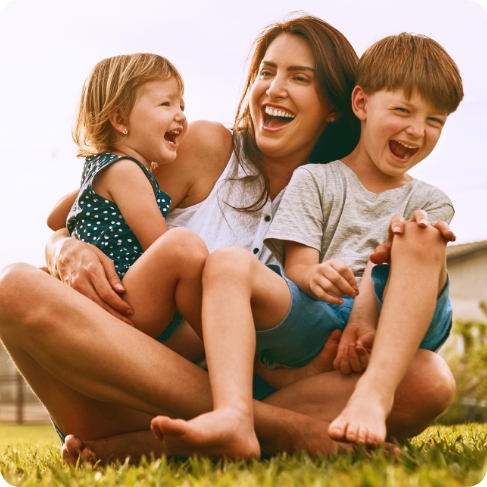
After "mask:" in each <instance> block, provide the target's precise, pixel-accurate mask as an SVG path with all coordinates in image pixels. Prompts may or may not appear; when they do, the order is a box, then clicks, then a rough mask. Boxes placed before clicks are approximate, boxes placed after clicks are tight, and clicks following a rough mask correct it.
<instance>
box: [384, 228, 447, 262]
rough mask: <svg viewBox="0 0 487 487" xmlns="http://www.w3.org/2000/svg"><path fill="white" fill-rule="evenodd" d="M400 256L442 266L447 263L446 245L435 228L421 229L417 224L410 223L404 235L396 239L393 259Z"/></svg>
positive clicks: (393, 247) (393, 246)
mask: <svg viewBox="0 0 487 487" xmlns="http://www.w3.org/2000/svg"><path fill="white" fill-rule="evenodd" d="M399 254H400V255H401V256H405V255H407V256H409V257H412V258H414V259H416V260H418V259H422V260H425V261H428V262H437V263H439V264H441V263H444V262H445V256H446V243H445V241H444V239H443V238H442V236H441V234H440V232H439V231H438V230H436V229H435V228H433V227H431V226H428V227H426V228H419V226H418V225H417V223H415V222H408V223H406V225H405V227H404V233H403V234H402V235H400V236H398V237H394V241H393V244H392V259H393V260H394V257H396V258H397V256H398V255H399Z"/></svg>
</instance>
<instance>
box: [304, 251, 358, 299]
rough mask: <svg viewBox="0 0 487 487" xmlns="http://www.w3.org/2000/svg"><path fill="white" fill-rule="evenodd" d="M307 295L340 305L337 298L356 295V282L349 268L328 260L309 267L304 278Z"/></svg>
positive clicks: (340, 262) (336, 261) (335, 260)
mask: <svg viewBox="0 0 487 487" xmlns="http://www.w3.org/2000/svg"><path fill="white" fill-rule="evenodd" d="M305 281H307V283H306V288H307V290H309V293H310V294H311V295H312V296H313V297H316V298H318V299H321V300H323V301H326V302H328V303H332V304H341V303H343V299H340V297H339V296H351V297H355V296H357V295H358V287H357V281H356V280H355V276H354V275H353V271H352V270H351V269H350V267H348V266H346V265H345V264H344V263H343V262H342V261H340V260H338V259H330V260H327V261H325V262H322V263H321V264H316V265H313V266H310V267H309V268H308V271H307V276H306V278H305Z"/></svg>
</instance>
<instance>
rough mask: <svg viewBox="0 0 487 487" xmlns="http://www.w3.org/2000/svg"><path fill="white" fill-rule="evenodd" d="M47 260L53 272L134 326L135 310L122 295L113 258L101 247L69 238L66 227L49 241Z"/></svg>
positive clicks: (52, 273)
mask: <svg viewBox="0 0 487 487" xmlns="http://www.w3.org/2000/svg"><path fill="white" fill-rule="evenodd" d="M46 262H47V265H48V267H49V271H50V273H51V275H53V276H54V277H57V278H58V279H60V280H61V281H62V282H64V283H65V284H67V285H68V286H70V287H72V288H73V289H75V290H76V291H78V292H79V293H81V294H83V296H86V297H87V298H89V299H91V300H92V301H93V302H95V303H96V304H98V305H99V306H101V307H102V308H103V309H105V310H106V311H108V312H109V313H110V314H112V315H113V316H115V317H117V318H119V319H120V320H122V321H124V322H125V323H127V324H129V325H131V326H133V323H132V322H131V321H130V320H129V319H128V318H127V316H131V315H132V314H133V310H132V309H131V308H130V306H129V305H128V304H127V303H126V302H125V301H124V300H123V299H122V298H121V297H120V296H119V294H122V293H124V292H125V289H124V287H123V285H122V283H121V282H120V279H119V278H118V275H117V273H116V272H115V267H114V265H113V262H112V260H111V259H110V258H109V257H107V256H106V255H105V254H104V253H103V252H101V251H100V250H99V249H97V248H96V247H94V246H93V245H90V244H87V243H85V242H81V241H80V240H77V239H75V238H71V237H69V236H68V233H67V230H65V229H63V230H59V231H58V232H56V233H55V234H54V235H53V237H51V239H50V240H49V242H48V244H47V248H46Z"/></svg>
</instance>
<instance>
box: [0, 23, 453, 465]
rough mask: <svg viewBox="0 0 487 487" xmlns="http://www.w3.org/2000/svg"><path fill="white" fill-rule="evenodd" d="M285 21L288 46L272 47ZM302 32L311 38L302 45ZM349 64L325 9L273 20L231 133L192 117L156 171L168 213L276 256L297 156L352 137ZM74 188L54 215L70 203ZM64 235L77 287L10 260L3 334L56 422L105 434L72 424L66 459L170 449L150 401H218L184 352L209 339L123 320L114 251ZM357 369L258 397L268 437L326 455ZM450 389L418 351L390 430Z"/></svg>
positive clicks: (425, 416)
mask: <svg viewBox="0 0 487 487" xmlns="http://www.w3.org/2000/svg"><path fill="white" fill-rule="evenodd" d="M284 34H286V38H287V39H288V40H289V42H290V44H289V46H288V47H287V49H286V50H285V51H284V52H283V51H281V52H280V53H278V54H276V55H275V56H273V57H272V59H269V58H268V57H266V56H267V54H268V51H269V47H270V46H272V45H273V41H275V40H276V39H279V37H280V36H281V35H284ZM303 39H304V40H305V41H306V42H305V46H306V48H305V49H298V50H297V51H298V54H294V53H295V52H296V49H294V48H297V47H298V44H300V46H301V47H302V40H303ZM293 41H295V42H293ZM300 41H301V42H300ZM285 53H286V54H285ZM309 59H311V61H309ZM355 64H356V55H355V53H354V51H353V49H352V47H351V46H350V44H349V43H348V42H347V41H346V39H345V38H344V37H343V36H342V35H341V34H340V33H339V32H338V31H336V30H335V29H334V28H332V27H331V26H329V25H328V24H326V23H324V22H323V21H321V20H319V19H316V18H313V17H309V16H306V17H300V18H298V19H294V20H291V21H289V22H285V23H282V24H276V25H275V26H272V27H271V28H269V29H267V30H266V31H265V32H264V33H263V35H262V36H261V37H260V38H259V39H258V40H257V42H256V47H255V52H254V56H253V58H252V62H251V65H250V70H249V75H248V78H247V83H246V87H245V90H244V94H243V96H242V101H241V103H240V106H239V110H238V113H237V118H236V123H235V131H234V137H233V139H232V135H231V134H230V132H229V131H228V130H226V129H225V128H223V127H222V126H221V125H219V124H211V123H207V122H199V123H195V124H193V125H192V127H190V129H189V130H188V133H187V135H186V137H185V139H184V140H183V143H182V144H181V146H180V149H179V153H178V158H177V161H176V162H175V163H173V164H172V165H167V166H163V167H160V168H158V170H157V172H156V177H157V178H158V180H159V182H160V185H161V189H162V190H164V191H167V192H168V193H169V194H170V195H171V197H172V202H173V205H174V207H175V210H174V211H173V212H172V219H173V220H172V224H173V225H175V226H179V225H183V226H187V227H189V228H191V229H193V230H195V231H196V232H197V233H198V234H199V235H200V236H201V237H202V238H203V240H204V241H205V242H206V244H207V245H208V247H209V250H210V251H213V250H216V249H217V248H221V247H225V246H228V245H241V246H242V247H245V248H247V249H248V250H250V251H252V252H253V253H254V254H255V255H256V256H258V258H259V259H260V260H261V261H263V262H270V261H271V259H272V257H271V255H270V253H269V251H268V250H267V249H265V248H264V247H263V245H262V241H263V237H264V235H265V231H266V229H267V226H268V224H269V222H270V220H271V219H272V216H273V214H274V212H275V210H276V207H277V205H278V204H279V200H280V196H281V192H282V190H283V189H284V188H285V186H286V185H287V183H288V182H289V180H290V177H291V174H292V172H293V170H294V169H295V168H296V167H298V166H300V165H301V164H304V163H306V162H307V161H308V160H311V161H318V162H327V161H330V160H333V159H336V158H339V157H342V156H344V155H346V154H347V153H348V152H350V151H351V150H352V149H353V147H354V145H355V143H356V140H357V133H356V132H355V133H354V127H355V126H356V122H355V119H354V117H353V115H352V112H351V108H350V102H349V99H350V93H351V90H352V88H353V84H354V79H353V73H354V69H355ZM272 70H274V72H275V73H277V74H276V75H275V76H274V78H273V79H272V82H271V83H270V87H269V89H268V90H267V91H266V92H265V93H263V94H262V95H261V96H260V97H257V99H254V98H252V87H253V86H254V82H255V81H256V79H258V78H259V77H267V76H273V75H272V72H271V73H270V74H269V72H270V71H272ZM263 127H266V129H265V130H264V129H263ZM173 168H174V171H173ZM67 200H69V198H68V199H67ZM67 200H65V203H64V204H61V205H60V207H59V212H57V213H55V214H54V215H53V217H52V219H51V225H54V226H56V219H58V216H59V214H62V213H63V211H66V212H67V210H65V209H64V210H63V208H65V207H66V206H70V204H71V203H70V202H69V203H68V204H66V201H67ZM56 215H58V216H56ZM53 222H54V223H53ZM62 225H63V224H62ZM57 226H61V225H57ZM66 235H67V234H66V233H65V232H63V231H60V232H58V233H57V234H56V236H55V237H54V238H53V239H52V241H51V244H50V247H49V250H48V254H47V256H48V257H47V259H48V264H49V266H50V269H51V273H52V274H53V275H56V276H58V277H60V278H61V280H63V281H64V282H67V283H68V284H70V285H71V286H72V287H73V288H75V289H77V290H78V291H80V293H76V292H74V291H73V290H72V289H69V288H68V287H66V286H63V285H62V284H61V283H59V282H58V281H56V280H55V279H53V278H52V277H50V276H48V275H46V274H44V273H42V272H40V271H38V270H37V269H34V268H32V267H30V266H25V265H17V266H12V267H10V268H7V269H6V270H5V271H4V272H3V273H2V275H1V279H0V337H1V339H2V342H3V343H4V345H5V347H6V348H7V350H8V351H9V353H10V355H11V357H12V358H13V360H14V361H15V363H16V365H17V367H18V368H19V369H20V370H21V372H22V374H23V375H24V377H25V378H26V380H27V381H28V382H29V384H30V385H31V387H32V388H33V389H34V391H35V392H36V394H37V395H38V396H39V398H40V399H41V401H42V402H43V404H44V405H45V406H46V408H47V409H48V411H49V412H50V414H51V416H52V418H53V420H54V422H55V423H56V424H57V426H58V427H59V429H60V430H61V431H62V432H64V433H67V432H71V433H74V434H75V435H77V436H79V437H80V438H83V439H92V440H99V441H98V442H92V443H88V442H87V443H86V444H87V445H88V446H89V447H90V448H91V449H90V448H86V449H85V445H84V444H83V443H82V442H81V441H80V440H77V439H76V438H73V437H71V438H69V439H68V442H67V443H66V445H65V449H64V456H65V458H66V459H67V460H72V459H73V458H74V457H75V456H76V454H77V452H78V451H82V452H83V454H84V456H87V457H89V456H91V451H92V449H94V451H95V452H96V453H97V455H98V457H99V458H104V457H106V456H108V455H109V454H110V453H112V454H113V455H112V458H113V456H115V457H117V456H118V457H120V458H124V457H125V456H126V455H127V454H130V455H132V458H136V457H137V456H140V455H141V454H143V453H148V452H151V451H153V452H155V453H156V454H160V453H164V452H165V451H167V450H165V449H164V448H165V445H164V444H163V443H158V442H157V441H156V440H155V439H154V438H153V437H152V435H151V433H150V431H148V426H149V422H150V419H151V418H152V417H153V416H154V415H157V414H165V415H168V416H172V417H180V418H184V419H188V418H192V417H195V416H196V415H199V414H201V413H203V412H205V411H208V410H210V409H211V406H212V404H211V394H210V388H209V383H208V378H207V374H206V372H204V371H203V370H202V369H200V368H199V367H197V366H195V365H194V364H192V363H191V362H190V361H188V360H187V359H185V358H183V357H182V356H181V355H179V353H181V354H183V355H184V356H185V357H187V358H189V359H193V358H195V357H197V356H198V355H200V354H201V343H198V341H197V340H196V337H195V336H194V334H192V332H191V331H190V330H189V328H188V327H184V326H183V327H180V328H178V329H177V330H176V332H175V333H174V334H173V335H172V336H171V337H170V338H169V339H168V340H167V341H166V342H165V344H166V346H162V345H161V344H160V343H158V342H156V341H155V340H153V339H151V338H149V337H147V336H145V335H143V334H142V333H140V332H139V331H137V330H135V329H133V328H131V327H128V326H126V325H125V324H123V323H121V321H120V319H117V317H119V318H121V319H123V320H124V321H126V322H128V323H130V320H129V316H130V309H129V307H128V306H127V305H126V303H124V302H123V300H121V299H120V297H119V296H117V294H116V293H115V292H114V291H113V290H115V291H117V292H119V293H120V292H122V288H121V287H120V286H121V285H120V282H119V281H118V279H117V278H116V275H115V272H114V271H113V267H112V265H111V262H108V260H107V259H105V258H104V256H102V255H101V254H100V253H98V252H96V251H94V250H93V249H92V248H90V247H88V246H86V245H85V244H83V243H82V242H79V241H74V240H73V239H69V238H66ZM167 235H168V238H170V237H171V232H168V233H167ZM81 294H84V296H82V295H81ZM25 296H29V307H26V306H25V304H24V298H25ZM85 296H86V297H88V298H90V299H91V300H92V301H94V303H92V302H90V300H89V299H86V297H85ZM97 304H99V305H100V306H98V305H97ZM102 308H104V309H102ZM107 311H109V312H110V313H107ZM334 348H336V342H335V343H333V342H331V343H328V344H327V345H326V346H325V350H324V353H323V357H324V359H325V362H326V359H327V358H328V357H327V354H329V355H330V357H331V359H332V358H333V356H334V353H335V350H334ZM175 352H178V353H175ZM425 370H427V371H428V373H427V374H425V373H424V372H425ZM356 380H357V375H350V376H344V375H342V374H341V373H340V372H337V371H336V372H328V373H322V374H318V375H314V376H311V377H307V378H306V379H302V380H299V381H297V382H295V383H293V384H291V385H290V386H288V387H285V388H283V389H281V390H280V391H278V392H276V393H274V394H271V395H269V396H268V397H266V398H265V399H264V400H263V401H254V418H255V430H256V433H257V436H258V438H259V441H260V443H261V447H262V449H263V450H264V451H266V452H268V453H273V452H275V451H277V450H278V449H280V448H281V449H284V450H286V451H289V452H292V451H294V450H296V449H301V450H306V451H308V452H310V453H311V454H314V453H315V452H316V451H321V452H322V453H323V454H325V455H327V454H329V453H330V452H331V451H333V450H335V449H336V446H337V445H336V444H335V443H334V442H332V441H331V440H330V438H329V437H328V435H327V433H326V431H327V427H328V424H327V423H328V422H329V421H331V420H332V419H333V418H334V417H336V416H337V415H338V414H339V412H340V411H341V410H342V409H343V407H344V406H345V404H346V401H347V399H348V397H349V396H350V394H351V392H352V391H353V388H354V385H355V383H356ZM453 389H454V385H453V379H452V377H451V374H450V372H449V370H448V368H447V367H446V365H445V364H444V362H443V361H442V360H441V359H440V358H439V357H438V356H436V355H434V354H432V353H427V352H424V353H419V352H418V355H417V356H416V358H415V360H414V361H413V364H412V365H411V367H410V369H409V371H408V373H407V375H406V377H405V379H404V380H403V383H402V384H401V386H400V387H399V389H398V392H397V394H396V402H395V406H394V410H393V412H392V414H391V415H390V417H389V420H388V423H387V426H388V434H389V436H395V437H405V436H412V435H415V434H417V433H419V432H420V431H421V430H422V429H423V428H424V427H426V426H427V425H428V424H429V423H430V422H431V421H432V420H433V419H434V418H435V417H436V416H437V415H438V414H440V413H441V412H443V411H444V409H446V407H447V406H448V405H449V403H450V401H451V399H452V395H453ZM110 437H111V439H110ZM106 438H108V439H107V440H104V439H106ZM195 452H196V450H195ZM213 456H215V457H218V456H219V452H218V449H215V451H214V452H213ZM235 456H238V454H236V455H235Z"/></svg>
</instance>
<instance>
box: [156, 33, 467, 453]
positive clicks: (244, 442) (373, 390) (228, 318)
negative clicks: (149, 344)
mask: <svg viewBox="0 0 487 487" xmlns="http://www.w3.org/2000/svg"><path fill="white" fill-rule="evenodd" d="M462 98H463V89H462V81H461V77H460V74H459V71H458V68H457V67H456V65H455V63H454V62H453V61H452V59H451V58H450V57H449V56H448V54H447V53H446V52H445V51H444V49H443V48H442V47H441V46H440V45H439V44H437V43H436V42H435V41H433V40H432V39H429V38H427V37H424V36H413V35H410V34H400V35H398V36H391V37H387V38H385V39H383V40H381V41H379V42H377V43H376V44H375V45H373V46H372V47H371V48H370V49H369V50H368V51H367V52H366V53H365V54H364V55H363V56H362V58H361V60H360V62H359V65H358V73H357V86H356V87H355V89H354V91H353V94H352V106H353V110H354V112H355V114H356V116H357V117H358V118H359V119H360V121H361V137H360V140H359V143H358V145H357V147H356V149H355V150H354V151H353V152H352V153H351V154H350V155H348V156H347V157H345V158H343V159H342V160H341V161H335V162H331V163H329V164H324V165H319V164H317V165H305V166H302V167H300V168H298V169H297V170H296V171H295V172H294V174H293V177H292V179H291V182H290V183H289V185H288V187H287V189H286V192H285V194H284V196H283V199H282V201H281V203H280V206H279V210H278V212H277V214H276V216H275V217H274V221H273V223H272V225H271V227H270V229H269V231H268V233H267V236H266V240H265V242H266V244H267V246H268V247H269V248H270V249H271V250H272V252H273V253H274V254H275V256H276V257H277V259H278V260H279V262H280V263H281V264H282V265H283V266H284V270H285V277H284V279H283V278H282V277H281V276H280V275H279V274H280V270H278V269H274V270H275V271H276V272H277V274H276V273H273V272H271V271H269V269H268V268H265V267H264V266H263V265H260V264H259V263H254V262H253V261H251V260H250V257H249V258H247V256H246V254H245V253H244V252H243V251H240V250H239V249H224V250H222V251H219V252H216V253H214V254H212V255H210V257H209V259H208V260H207V263H206V266H205V277H204V298H203V299H204V302H203V330H204V339H205V348H206V350H207V361H208V366H209V372H210V381H211V385H212V390H213V394H214V402H215V410H214V411H213V412H212V413H208V414H205V415H202V416H200V417H198V418H195V419H194V420H192V421H189V422H187V423H186V422H183V421H181V420H171V419H169V418H164V417H158V418H155V419H154V420H153V430H154V432H155V433H156V435H159V436H160V433H163V434H164V435H165V441H166V445H167V444H168V441H169V444H170V443H171V441H172V442H173V443H172V444H173V445H175V450H177V451H179V452H182V451H191V452H208V453H210V454H212V453H213V454H215V452H217V453H219V454H227V456H240V457H246V456H250V455H251V454H254V455H255V454H256V452H257V451H258V450H257V447H256V446H255V441H256V438H255V435H253V436H252V431H253V423H252V419H253V418H252V413H251V392H250V390H248V389H249V381H250V379H249V378H250V377H251V370H252V367H251V364H252V357H253V351H254V350H255V349H256V350H257V357H258V358H259V360H260V362H261V363H264V364H266V365H268V366H270V367H272V366H276V365H283V366H286V367H302V366H304V365H306V364H309V363H310V362H311V360H312V359H313V358H314V357H317V359H318V361H319V360H320V359H321V361H322V362H323V357H322V356H320V355H319V354H320V351H321V349H322V348H323V345H324V343H325V342H326V340H327V338H328V337H329V336H330V334H331V333H332V332H333V330H335V329H340V330H344V333H343V336H342V338H341V341H340V347H339V353H338V356H337V358H336V359H335V362H334V365H335V367H336V368H340V369H341V370H342V371H343V372H345V373H347V372H350V370H351V369H353V370H356V371H361V370H363V369H364V368H365V367H366V371H365V373H364V374H363V376H362V377H361V378H360V380H359V381H358V383H357V385H356V388H355V391H354V393H353V395H352V396H351V398H350V399H349V401H348V404H347V406H346V408H345V409H344V410H343V411H342V413H341V414H340V415H339V416H338V418H336V419H335V420H334V421H333V422H332V423H331V425H330V426H329V430H328V431H329V435H330V437H331V438H333V439H335V440H342V441H349V442H354V443H359V442H360V443H366V444H369V445H378V444H379V443H381V442H383V441H384V439H385V437H386V427H385V421H386V418H387V416H388V415H389V413H390V412H391V409H392V405H393V400H394V394H395V391H396V388H397V387H398V385H399V383H400V381H401V380H402V378H403V376H404V374H405V373H406V370H407V368H408V366H409V364H410V363H411V361H412V359H413V357H414V355H415V354H416V352H417V349H418V347H421V348H425V349H428V350H432V351H434V350H437V349H438V348H439V347H440V346H441V344H442V343H443V342H444V341H445V340H446V338H447V336H448V334H449V332H450V328H451V306H450V303H449V300H448V277H447V273H446V266H445V246H446V243H445V240H454V236H453V234H452V233H451V232H450V230H449V228H448V225H447V224H445V223H444V222H450V220H451V218H452V217H453V207H452V204H451V202H450V200H449V199H448V197H447V196H446V195H445V194H444V193H443V192H442V191H440V190H439V189H436V188H434V187H433V186H431V185H428V184H426V183H424V182H422V181H419V180H416V179H413V178H412V177H411V176H409V175H408V174H407V171H408V170H409V169H411V168H412V167H413V166H415V165H416V164H418V163H419V162H420V161H422V160H423V159H424V158H425V157H426V156H428V155H429V154H430V152H431V151H432V150H433V149H434V147H435V145H436V143H437V142H438V139H439V137H440V134H441V131H442V128H443V125H444V124H445V122H446V119H447V116H448V115H449V114H450V113H452V112H453V111H455V110H456V108H457V107H458V105H459V103H460V101H461V99H462ZM338 117H339V114H335V117H334V118H335V119H336V118H338ZM394 215H395V216H394ZM391 217H392V219H391ZM404 219H406V220H410V221H409V222H406V223H404ZM428 221H430V222H434V224H433V225H432V226H430V225H428ZM437 222H438V223H437ZM435 225H436V228H433V226H435ZM389 229H390V230H389ZM388 232H389V238H388ZM387 238H388V242H389V244H391V255H390V261H391V265H390V266H389V265H379V266H375V267H374V265H373V264H372V263H371V262H368V260H369V256H370V254H371V253H372V252H374V249H375V248H376V247H377V246H378V245H380V244H382V243H383V242H384V241H385V240H386V239H387ZM338 259H340V260H338ZM254 260H255V259H254ZM374 260H376V261H378V260H380V257H379V255H378V254H376V256H375V259H374ZM236 263H238V264H236ZM245 266H247V267H248V269H249V270H248V272H244V271H243V269H245ZM237 267H238V270H237V271H236V270H235V269H237ZM358 282H360V288H359V289H360V293H359V292H358V290H357V283H358ZM222 296H225V298H222ZM339 296H344V299H342V298H340V297H339ZM254 326H255V328H256V329H257V339H256V343H255V335H254V336H252V333H251V332H250V330H253V328H254ZM376 330H377V331H376ZM372 342H373V343H374V345H373V351H372V354H371V356H370V362H369V360H368V354H367V352H366V350H365V349H366V348H370V347H371V345H372ZM238 349H239V353H238V357H240V358H241V357H243V356H245V357H246V358H245V360H244V362H246V363H238V364H236V366H233V367H232V366H231V365H230V364H232V362H233V361H234V360H235V351H236V350H238ZM243 349H244V350H246V351H247V352H248V353H247V352H245V353H242V350H243ZM321 355H323V354H321ZM232 359H233V360H232ZM247 362H248V363H247ZM226 364H227V365H226ZM314 365H315V364H311V366H314ZM308 372H309V370H307V368H306V367H303V368H301V369H295V370H290V371H289V370H283V369H282V368H278V369H275V370H271V369H267V372H266V373H265V374H264V375H265V377H264V378H265V379H267V380H269V381H270V382H271V383H272V382H273V381H272V377H273V375H274V376H275V377H277V378H278V379H277V380H276V381H274V383H275V384H278V383H279V382H280V383H283V382H282V381H286V380H288V382H289V380H294V379H296V378H298V377H301V376H302V375H304V374H306V373H308ZM259 373H260V371H259ZM283 377H284V379H283ZM286 377H288V379H286ZM249 405H250V407H249ZM249 409H250V412H249ZM242 411H244V412H243V413H242ZM245 411H246V412H245ZM249 431H250V433H249ZM171 438H172V439H171ZM185 442H186V448H187V449H186V450H185ZM248 445H251V446H248ZM178 449H179V450H178ZM246 451H247V452H248V453H247V455H246V454H245V452H246Z"/></svg>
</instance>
